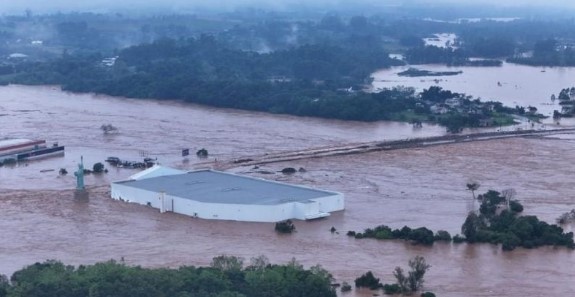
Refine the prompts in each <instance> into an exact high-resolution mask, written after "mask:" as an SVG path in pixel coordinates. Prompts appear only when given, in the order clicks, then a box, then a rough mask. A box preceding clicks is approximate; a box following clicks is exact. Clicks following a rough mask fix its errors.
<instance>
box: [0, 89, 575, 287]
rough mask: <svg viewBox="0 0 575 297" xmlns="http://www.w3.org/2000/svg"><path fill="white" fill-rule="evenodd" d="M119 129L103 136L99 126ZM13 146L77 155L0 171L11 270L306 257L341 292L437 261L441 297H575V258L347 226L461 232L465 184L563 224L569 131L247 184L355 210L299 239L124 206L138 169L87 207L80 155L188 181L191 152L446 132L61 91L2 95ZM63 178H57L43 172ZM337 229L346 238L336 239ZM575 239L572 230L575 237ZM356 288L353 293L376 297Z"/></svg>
mask: <svg viewBox="0 0 575 297" xmlns="http://www.w3.org/2000/svg"><path fill="white" fill-rule="evenodd" d="M107 123H110V124H113V125H114V126H117V127H118V128H119V129H120V133H118V134H115V135H104V134H103V133H102V131H101V130H99V127H100V126H101V125H102V124H107ZM0 127H1V128H0V129H1V130H0V137H2V138H3V137H22V138H45V139H47V140H50V141H52V140H53V141H59V142H60V144H64V145H66V155H65V156H64V157H58V158H52V159H46V160H43V161H38V162H31V163H29V164H27V165H26V164H23V165H21V166H18V167H2V168H0V189H1V193H0V228H1V230H2V231H3V236H2V239H1V241H0V263H1V265H0V273H2V274H11V273H12V272H14V271H15V270H18V269H20V268H21V267H22V266H24V265H27V264H31V263H33V262H35V261H42V260H45V259H59V260H62V261H64V262H66V263H69V264H81V263H93V262H96V261H104V260H107V259H111V258H114V259H121V258H123V259H124V260H125V262H126V263H128V264H133V265H143V266H171V267H177V266H179V265H207V264H209V262H210V261H211V258H212V257H214V256H217V255H220V254H229V255H237V256H241V257H244V258H245V259H249V258H251V257H254V256H258V255H266V256H267V257H268V258H270V260H271V261H272V262H280V263H283V262H287V261H289V260H290V259H291V258H292V257H295V258H296V259H297V260H298V261H300V262H301V263H302V264H304V265H305V266H308V267H309V266H311V265H315V264H321V265H322V266H323V267H324V268H326V269H328V270H329V271H330V272H332V273H333V275H334V276H335V278H336V279H337V280H338V281H340V282H341V281H348V282H350V283H351V282H353V280H354V279H355V278H356V277H358V276H359V275H361V274H363V273H365V272H366V271H367V270H372V271H373V272H374V273H375V274H376V276H377V277H380V278H382V281H383V282H393V277H392V273H391V272H392V270H393V269H394V267H396V266H403V267H405V266H406V265H407V261H408V259H410V258H412V257H414V256H415V255H422V256H424V257H425V258H426V259H427V261H428V262H429V263H430V264H431V265H432V268H431V270H430V271H429V272H428V275H426V283H425V289H426V290H429V291H433V292H435V293H436V294H437V295H438V296H453V297H455V296H493V295H495V294H497V295H502V296H526V295H527V296H571V295H572V293H573V292H574V291H575V283H573V279H575V268H573V264H575V252H573V251H571V250H566V249H555V248H541V249H536V250H525V249H517V250H515V251H513V252H502V251H501V249H500V248H499V247H497V246H491V245H466V244H459V245H456V244H435V245H434V246H433V247H421V246H413V245H410V244H407V243H404V242H401V241H375V240H368V239H364V240H355V239H353V238H348V237H347V236H346V235H345V233H346V232H347V231H348V230H362V229H364V228H367V227H373V226H375V225H379V224H386V225H389V226H391V227H394V228H398V227H402V226H404V225H408V226H411V227H420V226H426V227H428V228H430V229H432V230H434V231H436V230H440V229H443V230H447V231H449V232H450V233H452V234H455V233H458V232H459V229H460V227H461V224H462V223H463V221H464V219H465V217H466V214H467V212H468V211H469V210H470V209H471V208H472V207H473V204H472V199H471V193H470V192H469V191H466V187H465V184H466V183H467V182H469V181H477V182H479V183H480V184H481V187H480V189H479V192H483V191H486V190H488V189H496V190H502V189H506V188H514V189H515V190H516V191H517V198H518V199H519V200H520V201H521V202H522V203H523V204H524V206H525V213H526V214H534V215H537V216H539V217H540V218H541V219H543V220H546V221H548V222H554V220H555V218H556V217H558V216H559V215H560V214H561V213H563V212H567V211H569V210H571V209H573V208H575V197H574V195H573V193H574V192H573V189H574V188H575V180H574V179H573V178H572V177H573V175H574V173H575V169H574V168H573V166H571V165H570V160H573V159H574V158H575V140H574V138H573V137H570V135H561V136H560V137H548V138H529V139H525V138H518V139H507V140H499V141H484V142H475V143H464V144H457V145H448V146H436V147H429V148H425V149H406V150H395V151H383V152H375V153H369V154H361V155H348V156H338V157H330V158H318V159H308V160H300V161H294V162H289V163H277V164H270V165H266V166H265V167H263V168H260V169H262V170H266V171H271V172H277V171H280V170H281V169H282V168H284V167H288V166H289V167H295V168H299V167H303V168H305V169H306V172H304V173H296V174H294V175H291V176H286V175H282V174H280V173H275V174H266V175H261V174H258V173H255V172H253V171H254V170H253V168H251V167H237V168H233V169H232V171H233V172H238V173H244V174H248V175H252V176H259V177H263V178H268V179H274V180H280V181H286V182H290V183H298V184H304V185H310V186H314V187H318V188H324V189H329V190H335V191H340V192H342V193H344V194H345V196H346V210H345V211H343V212H340V213H334V214H332V216H331V217H329V218H327V219H324V220H319V221H311V222H300V221H297V222H295V225H296V228H297V230H298V232H297V233H295V234H292V235H288V236H281V235H277V234H276V233H275V232H274V231H273V224H266V223H240V222H226V221H207V220H199V219H192V218H188V217H185V216H181V215H175V214H169V213H168V214H160V213H159V212H158V211H157V210H154V209H151V208H147V207H143V206H137V205H131V204H126V203H122V202H119V201H114V200H112V199H110V198H109V187H108V184H109V182H110V181H114V180H118V179H122V178H125V177H127V176H129V175H131V174H134V173H136V172H137V171H135V170H129V169H115V168H110V169H111V170H110V172H109V173H108V174H106V175H103V176H89V177H88V178H87V180H86V183H87V185H88V187H89V189H90V200H89V202H79V201H74V199H73V192H72V189H73V188H74V180H75V179H74V177H73V176H71V175H70V174H69V175H68V176H64V177H60V176H58V173H57V171H58V169H59V168H66V169H68V171H70V172H71V171H73V170H74V168H75V166H76V162H77V160H79V156H81V155H83V156H84V159H85V163H86V165H87V167H90V166H91V164H93V163H95V162H102V161H103V159H104V158H105V157H107V156H118V157H121V158H125V159H133V160H137V159H139V158H141V155H148V156H151V157H154V158H156V157H157V158H158V160H159V161H160V162H161V163H162V164H163V165H168V166H174V167H179V168H185V169H194V168H201V167H203V166H206V165H204V164H205V163H202V162H203V161H201V160H198V159H196V157H195V156H193V157H191V158H189V159H187V160H186V159H182V157H181V156H180V155H179V154H180V150H181V149H182V148H188V147H189V148H191V149H198V148H202V147H205V148H206V149H208V151H209V152H210V161H215V159H216V158H218V159H221V160H225V159H233V158H239V157H242V156H251V155H257V154H264V153H269V152H278V151H282V150H295V149H301V148H311V147H322V146H330V145H341V144H345V143H354V142H364V141H375V140H383V139H401V138H407V137H417V136H431V135H440V134H442V133H443V131H444V129H442V128H440V127H435V126H426V127H424V128H423V129H421V130H413V129H412V127H411V126H410V125H406V124H397V123H371V124H370V123H345V122H340V121H326V120H319V119H309V118H297V117H291V116H280V115H268V114H259V113H250V112H240V111H233V110H216V109H211V108H205V107H198V106H183V105H180V104H178V103H173V102H156V101H137V100H126V99H115V98H109V97H99V96H92V95H75V94H67V93H63V92H60V91H59V90H57V89H54V88H46V87H40V88H36V87H22V86H10V87H2V88H0ZM46 169H54V171H48V172H43V173H42V172H40V171H41V170H46ZM332 226H333V227H335V228H336V229H337V230H338V232H339V234H332V233H330V232H329V229H330V228H331V227H332ZM567 229H568V230H570V231H572V230H573V226H567ZM371 295H372V294H371V293H370V292H352V293H350V294H346V296H371Z"/></svg>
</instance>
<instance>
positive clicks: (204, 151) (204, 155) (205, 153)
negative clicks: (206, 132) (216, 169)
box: [196, 148, 208, 158]
mask: <svg viewBox="0 0 575 297" xmlns="http://www.w3.org/2000/svg"><path fill="white" fill-rule="evenodd" d="M196 156H198V157H200V158H207V157H208V150H207V149H205V148H202V149H199V150H198V151H197V152H196Z"/></svg>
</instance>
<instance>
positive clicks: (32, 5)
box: [0, 0, 575, 13]
mask: <svg viewBox="0 0 575 297" xmlns="http://www.w3.org/2000/svg"><path fill="white" fill-rule="evenodd" d="M423 1H428V2H430V3H438V2H451V3H459V4H461V3H473V4H490V5H503V6H527V5H529V6H532V5H538V6H539V5H546V6H549V5H551V6H556V7H569V8H575V1H573V0H307V1H306V0H0V13H20V12H23V11H24V10H25V9H27V8H29V9H31V10H32V11H33V12H35V13H44V12H56V11H62V12H68V11H96V12H98V11H99V12H108V11H113V10H116V9H126V8H131V9H147V8H152V7H161V8H163V9H167V10H171V11H174V12H177V11H181V9H183V8H192V7H202V8H222V9H230V8H235V7H238V6H240V5H245V4H251V5H257V6H259V7H264V8H267V9H273V8H276V9H281V8H285V7H289V6H291V5H293V4H294V3H299V4H306V5H309V4H310V3H321V4H322V6H323V7H326V6H327V7H329V5H330V4H334V3H345V4H357V3H360V2H375V3H380V4H381V3H402V2H411V3H413V2H423Z"/></svg>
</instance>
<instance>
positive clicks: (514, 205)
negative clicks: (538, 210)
mask: <svg viewBox="0 0 575 297" xmlns="http://www.w3.org/2000/svg"><path fill="white" fill-rule="evenodd" d="M509 209H510V210H511V211H512V212H516V213H518V212H522V211H523V205H521V203H519V202H518V201H517V200H511V201H509Z"/></svg>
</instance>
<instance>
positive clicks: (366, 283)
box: [355, 271, 381, 290]
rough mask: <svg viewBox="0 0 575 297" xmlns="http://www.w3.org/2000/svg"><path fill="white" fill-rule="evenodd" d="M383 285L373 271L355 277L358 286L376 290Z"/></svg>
mask: <svg viewBox="0 0 575 297" xmlns="http://www.w3.org/2000/svg"><path fill="white" fill-rule="evenodd" d="M380 286H381V283H380V282H379V278H375V276H374V275H373V273H372V272H371V271H368V272H367V273H366V274H364V275H362V276H360V277H358V278H356V279H355V287H356V288H370V289H372V290H376V289H378V288H379V287H380Z"/></svg>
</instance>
